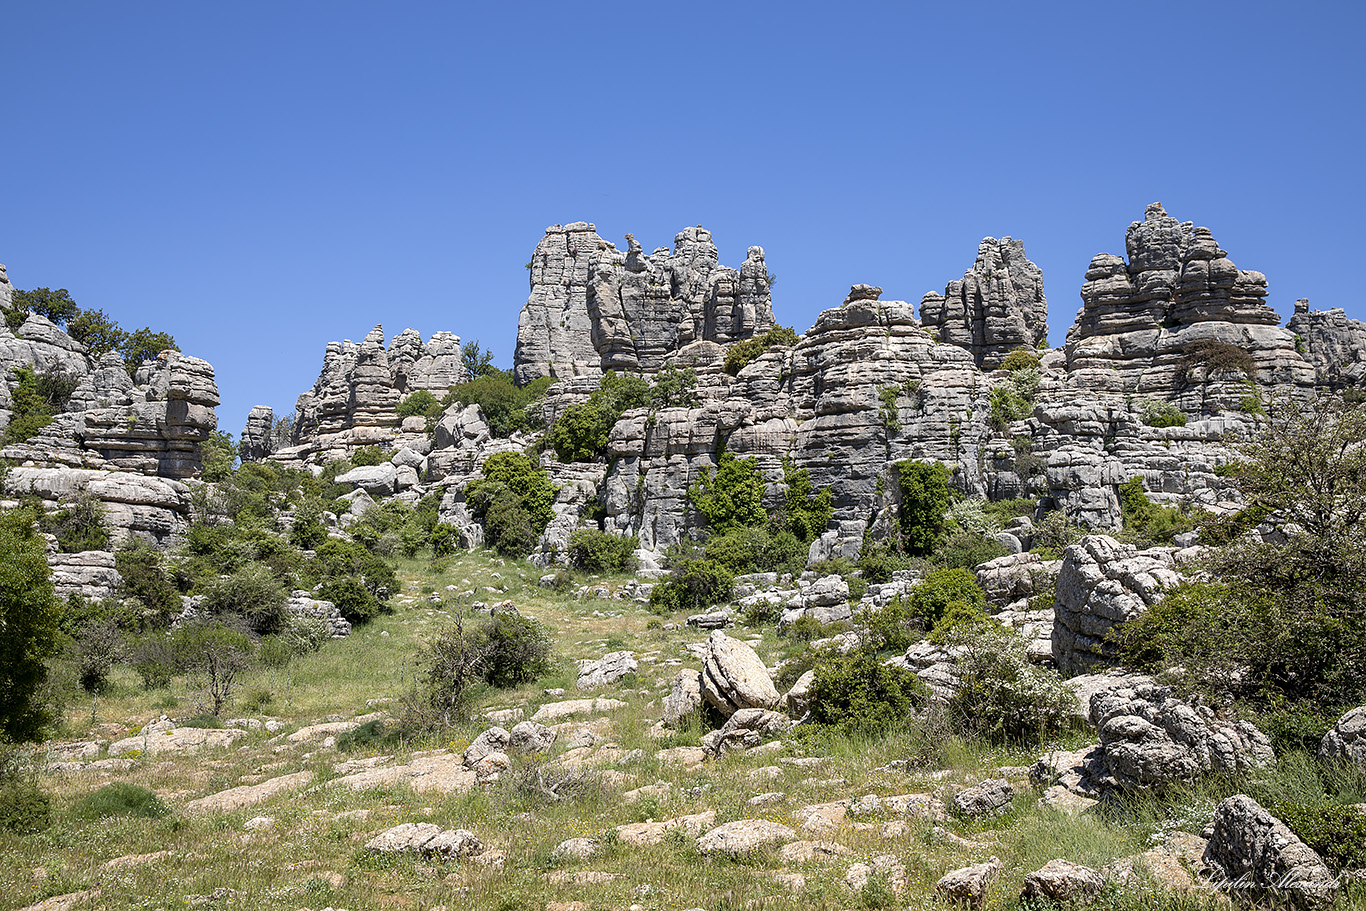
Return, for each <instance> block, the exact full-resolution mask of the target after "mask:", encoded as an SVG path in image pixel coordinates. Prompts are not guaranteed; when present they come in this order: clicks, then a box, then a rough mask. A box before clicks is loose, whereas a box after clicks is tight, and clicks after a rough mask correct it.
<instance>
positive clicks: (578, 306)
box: [514, 221, 773, 383]
mask: <svg viewBox="0 0 1366 911" xmlns="http://www.w3.org/2000/svg"><path fill="white" fill-rule="evenodd" d="M626 241H627V250H626V251H625V252H623V251H620V250H618V249H617V247H616V246H615V245H614V244H611V243H609V242H607V241H605V240H603V239H602V238H601V237H599V236H598V233H597V231H596V230H595V228H594V226H593V225H591V224H589V223H587V222H582V221H580V222H574V223H572V224H568V225H552V226H551V227H549V228H547V229H546V233H545V237H543V238H542V239H541V242H540V243H539V244H537V245H536V250H535V252H534V253H533V254H532V257H531V263H530V268H531V276H530V278H531V294H530V295H529V296H528V298H527V302H526V306H525V307H524V308H523V309H522V314H521V317H520V319H519V320H518V324H517V350H516V354H515V356H514V370H515V373H516V378H517V382H519V383H526V382H529V381H531V380H533V379H536V378H537V377H542V376H554V377H573V376H599V375H601V374H602V372H603V371H605V370H625V371H631V372H636V371H642V370H643V371H647V372H652V371H655V370H658V369H659V368H660V367H661V366H663V362H664V359H665V358H666V357H667V356H668V355H670V354H672V353H673V352H675V351H677V350H679V349H681V348H683V347H685V346H687V345H689V344H691V343H693V342H697V341H703V340H707V341H715V342H719V343H721V344H727V343H729V342H732V341H737V340H740V339H746V338H749V337H751V336H753V335H755V334H756V333H759V332H763V331H765V330H766V329H768V328H770V327H771V326H772V325H773V310H772V306H771V303H770V296H769V275H768V269H767V268H766V267H765V265H764V251H763V248H762V247H750V248H749V253H748V256H747V257H746V258H745V262H744V265H742V266H741V267H740V269H739V270H738V271H737V270H735V269H731V268H727V267H725V266H722V265H720V261H719V257H718V254H717V251H716V245H715V244H714V243H712V239H711V232H709V231H707V230H705V229H704V228H702V227H701V226H698V227H696V228H685V229H684V230H682V231H680V232H679V233H678V234H677V235H676V236H675V237H674V246H673V252H672V253H671V252H669V251H668V250H666V249H665V248H663V247H661V248H659V249H657V250H655V251H654V252H653V253H651V254H649V255H648V256H647V255H645V252H644V250H643V249H642V248H641V246H640V244H638V243H637V242H636V240H635V238H634V237H633V236H631V235H630V234H628V235H626Z"/></svg>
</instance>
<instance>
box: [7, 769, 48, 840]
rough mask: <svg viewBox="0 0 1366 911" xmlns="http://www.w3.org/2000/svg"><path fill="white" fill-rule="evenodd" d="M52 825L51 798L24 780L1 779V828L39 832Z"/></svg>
mask: <svg viewBox="0 0 1366 911" xmlns="http://www.w3.org/2000/svg"><path fill="white" fill-rule="evenodd" d="M50 825H52V800H51V799H50V798H49V797H48V796H47V794H46V793H44V792H43V789H42V788H40V787H38V785H37V783H36V782H33V781H29V780H27V779H17V780H9V781H0V831H6V832H13V833H14V834H16V835H31V834H33V833H35V832H42V831H43V830H45V829H46V828H47V827H48V826H50Z"/></svg>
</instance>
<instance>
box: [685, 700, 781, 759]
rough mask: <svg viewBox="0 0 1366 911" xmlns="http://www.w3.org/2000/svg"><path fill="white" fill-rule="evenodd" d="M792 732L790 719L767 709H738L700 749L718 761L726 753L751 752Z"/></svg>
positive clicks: (709, 734)
mask: <svg viewBox="0 0 1366 911" xmlns="http://www.w3.org/2000/svg"><path fill="white" fill-rule="evenodd" d="M791 728H792V719H791V718H788V717H787V716H786V715H784V714H782V713H781V712H771V711H769V710H768V709H759V708H749V709H740V710H739V711H737V712H736V713H735V714H733V715H731V716H730V718H728V719H727V720H726V723H725V724H724V725H723V726H722V727H721V729H720V730H718V731H711V732H710V733H708V734H705V735H703V737H702V749H704V750H706V751H707V752H708V753H709V754H710V755H712V756H715V757H717V758H718V759H719V758H721V757H722V756H725V755H726V754H727V753H734V752H742V751H744V750H752V749H754V748H755V747H757V746H759V745H760V744H761V743H764V742H765V741H768V740H772V739H774V738H775V737H781V736H782V735H783V734H786V733H787V732H788V731H789V730H790V729H791Z"/></svg>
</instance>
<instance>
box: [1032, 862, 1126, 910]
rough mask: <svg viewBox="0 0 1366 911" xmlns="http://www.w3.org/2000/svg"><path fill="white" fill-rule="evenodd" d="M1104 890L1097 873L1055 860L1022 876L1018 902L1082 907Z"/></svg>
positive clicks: (1103, 882)
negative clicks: (1042, 902)
mask: <svg viewBox="0 0 1366 911" xmlns="http://www.w3.org/2000/svg"><path fill="white" fill-rule="evenodd" d="M1103 888H1105V877H1103V876H1101V875H1100V871H1098V870H1092V869H1091V868H1090V867H1085V866H1082V865H1081V864H1077V863H1073V862H1072V861H1070V860H1063V859H1062V858H1057V859H1055V860H1050V861H1049V862H1048V863H1046V864H1044V865H1043V866H1042V867H1040V868H1039V869H1037V870H1035V871H1034V872H1033V873H1030V874H1028V875H1026V876H1025V883H1024V888H1023V889H1021V890H1020V899H1021V901H1028V900H1033V901H1046V902H1057V903H1058V904H1066V903H1069V902H1071V903H1077V904H1085V903H1086V902H1088V901H1090V900H1091V899H1093V898H1095V897H1096V896H1097V895H1099V894H1100V890H1101V889H1103Z"/></svg>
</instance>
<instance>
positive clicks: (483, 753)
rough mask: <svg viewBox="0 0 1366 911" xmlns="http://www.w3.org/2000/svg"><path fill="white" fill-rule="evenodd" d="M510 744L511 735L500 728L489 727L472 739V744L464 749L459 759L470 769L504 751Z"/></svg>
mask: <svg viewBox="0 0 1366 911" xmlns="http://www.w3.org/2000/svg"><path fill="white" fill-rule="evenodd" d="M511 742H512V735H511V734H509V733H508V732H507V731H506V730H504V729H503V728H500V727H491V728H489V729H488V730H486V731H484V732H483V733H482V734H480V735H479V736H478V737H476V738H474V742H473V743H471V744H470V745H469V746H467V747H465V752H464V753H463V754H462V756H461V759H462V761H463V762H464V763H465V765H466V766H467V767H469V768H471V769H472V768H474V767H475V766H476V765H478V764H479V763H480V762H481V761H482V760H484V759H485V758H487V757H488V756H490V755H492V754H494V753H501V752H502V751H504V750H506V749H507V746H508V744H510V743H511Z"/></svg>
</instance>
